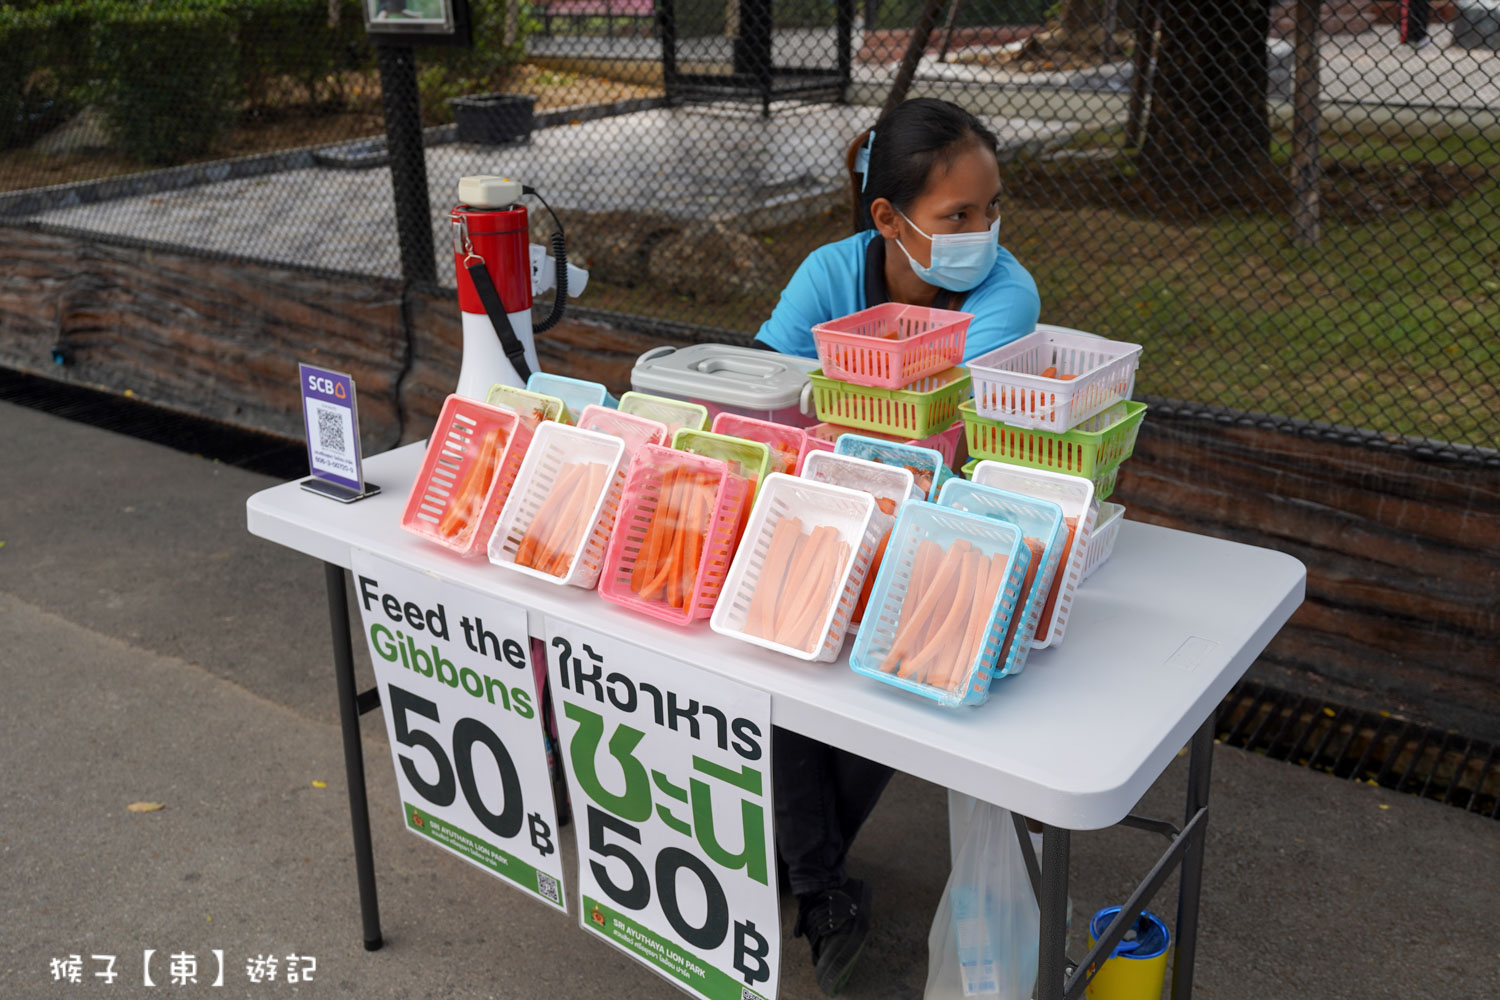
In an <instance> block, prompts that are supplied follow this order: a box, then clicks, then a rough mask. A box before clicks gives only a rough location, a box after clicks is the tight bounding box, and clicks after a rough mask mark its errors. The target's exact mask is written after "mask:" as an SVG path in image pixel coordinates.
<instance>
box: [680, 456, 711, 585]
mask: <svg viewBox="0 0 1500 1000" xmlns="http://www.w3.org/2000/svg"><path fill="white" fill-rule="evenodd" d="M702 479H703V477H702V476H701V475H696V474H695V475H694V476H693V477H692V481H691V486H690V492H689V494H688V503H687V523H686V525H685V526H684V528H685V531H686V536H685V539H684V548H683V553H682V565H681V568H680V570H679V572H680V575H681V582H680V584H679V586H680V588H681V591H682V602H683V603H682V606H683V607H686V606H687V603H688V602H689V601H691V600H692V597H693V589H694V588H693V584H694V583H696V582H697V580H698V564H699V562H701V561H702V558H703V546H704V541H705V539H704V525H703V523H704V521H705V520H707V518H708V500H707V498H706V496H705V494H706V492H707V489H706V486H705V484H704V483H703V482H702Z"/></svg>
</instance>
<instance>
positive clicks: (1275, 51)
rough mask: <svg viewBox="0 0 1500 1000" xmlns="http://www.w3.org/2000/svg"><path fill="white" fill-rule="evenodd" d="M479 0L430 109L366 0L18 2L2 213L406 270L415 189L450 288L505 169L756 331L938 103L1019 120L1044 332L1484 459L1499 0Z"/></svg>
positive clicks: (634, 309) (425, 84)
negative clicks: (404, 117)
mask: <svg viewBox="0 0 1500 1000" xmlns="http://www.w3.org/2000/svg"><path fill="white" fill-rule="evenodd" d="M369 2H372V3H377V4H378V3H380V0H369ZM471 6H472V18H473V26H474V27H473V31H474V38H475V45H474V47H473V48H472V49H467V50H463V49H446V50H445V49H438V48H419V49H416V50H415V58H414V60H413V62H412V63H410V64H409V66H410V67H411V73H412V79H413V81H414V86H415V91H416V93H417V95H418V97H419V100H420V109H421V110H420V115H421V120H420V123H418V122H416V121H410V120H409V121H405V122H404V123H403V122H401V121H400V120H399V118H400V115H401V114H403V113H405V112H404V110H403V109H404V107H406V106H405V105H403V104H402V103H401V102H400V101H388V102H386V103H385V104H383V103H382V88H381V80H382V76H383V75H389V74H390V73H392V72H396V71H395V70H392V69H391V67H390V65H389V64H390V63H391V60H390V59H386V60H382V59H378V58H377V56H376V52H375V49H374V48H373V47H372V46H371V45H370V43H369V41H368V39H367V36H366V33H365V30H364V12H363V11H362V10H361V8H360V6H359V5H358V3H356V2H354V0H177V2H172V3H161V2H149V0H148V2H146V3H127V2H125V0H62V2H56V0H53V2H37V3H29V2H23V3H22V4H21V5H20V6H9V7H6V8H4V9H3V11H0V47H3V49H4V51H6V53H7V58H6V60H5V64H4V66H3V67H0V147H3V148H0V221H10V222H15V221H27V222H31V223H34V224H40V225H43V226H48V227H54V228H59V229H63V230H77V231H80V232H83V233H88V234H92V235H105V236H111V237H122V238H128V239H131V240H143V241H149V242H153V243H159V244H164V245H170V246H173V247H180V248H185V249H188V250H192V251H197V252H202V253H208V254H225V255H235V256H243V257H252V258H259V259H265V260H271V261H278V262H282V263H287V264H293V265H297V266H305V267H310V268H319V269H331V270H337V271H344V272H352V273H356V274H366V275H380V276H385V277H400V276H401V275H402V273H403V261H402V248H401V246H400V242H401V241H400V240H398V235H397V233H398V226H397V218H398V207H397V206H404V208H403V209H402V211H405V212H407V213H408V219H411V218H416V219H417V220H418V227H419V228H420V226H421V224H422V222H423V221H425V222H427V223H430V225H431V229H432V249H431V250H430V251H429V250H428V249H426V247H425V246H423V245H421V244H420V242H417V243H413V241H412V239H411V238H410V235H409V234H408V239H407V243H408V248H407V251H408V258H409V257H410V254H411V252H412V250H411V248H412V247H413V246H416V247H417V248H418V251H417V252H418V253H419V254H420V255H422V256H424V257H425V255H428V254H430V255H431V261H432V268H431V269H430V270H429V273H431V274H435V276H436V278H437V280H438V281H439V282H440V283H444V284H451V283H452V273H453V265H452V259H451V255H450V253H449V245H448V236H447V231H446V213H447V210H448V209H449V208H450V207H451V205H452V204H453V202H454V201H455V200H456V193H457V192H456V186H457V180H458V178H459V177H461V176H463V175H465V174H472V173H481V172H484V173H502V174H507V175H511V176H516V177H520V178H522V179H524V180H525V181H526V182H527V183H529V184H532V185H534V186H535V187H536V188H537V189H538V190H540V191H541V192H542V193H543V194H544V195H545V197H546V198H547V200H548V202H550V204H551V205H552V206H553V208H555V209H556V210H557V212H558V214H559V215H560V216H561V218H562V220H563V222H564V224H565V226H566V230H567V236H568V242H569V247H570V254H571V256H572V257H574V259H575V260H577V262H579V263H581V264H583V265H584V266H587V267H589V268H590V269H591V274H592V277H591V280H590V283H589V286H588V288H587V290H586V292H585V293H584V296H583V297H582V298H581V299H580V300H579V306H580V307H581V308H585V309H587V310H588V314H589V315H592V316H598V315H600V314H606V315H608V316H612V317H615V318H616V320H617V321H619V322H629V323H634V324H641V323H653V322H659V323H671V324H674V325H675V324H687V325H690V326H693V327H697V328H700V329H701V330H702V334H703V336H704V337H705V338H707V339H713V338H716V337H724V336H726V335H734V336H740V337H745V336H749V335H751V334H753V333H754V331H755V330H756V329H757V328H758V326H759V324H760V322H761V321H762V320H763V319H764V317H765V316H766V315H767V314H768V313H769V312H770V310H771V308H772V307H773V306H774V304H775V302H776V300H777V297H778V295H779V292H780V289H781V287H782V286H783V285H784V283H785V282H786V280H787V279H788V277H789V276H790V275H791V273H792V272H793V270H795V268H796V267H797V265H798V263H800V261H801V260H802V258H803V257H804V256H805V255H806V254H807V253H808V252H809V251H810V250H812V249H813V248H814V247H817V246H819V245H821V244H823V243H826V242H829V241H831V240H835V239H839V238H842V237H844V236H846V235H848V234H849V233H850V231H851V227H852V222H851V212H850V189H849V179H848V174H847V172H846V166H845V152H846V149H847V147H848V144H849V142H850V141H851V139H852V138H853V137H854V136H855V135H856V134H857V133H859V132H860V131H861V130H863V129H865V128H868V127H869V126H870V125H871V124H872V123H873V122H874V120H875V118H876V116H877V115H878V114H879V111H880V108H881V107H882V106H883V105H885V104H886V103H888V102H889V101H891V100H894V99H899V98H900V97H901V96H902V95H905V96H934V97H941V98H945V99H947V100H951V101H954V102H956V103H959V104H961V105H963V106H965V107H967V108H969V109H970V110H971V111H973V112H974V113H975V114H977V115H979V116H980V117H981V118H983V119H984V120H985V121H986V122H987V123H988V124H989V125H990V126H991V127H992V128H993V129H994V131H995V132H996V133H997V135H999V136H1000V138H1001V145H1002V161H1003V162H1002V165H1001V168H1002V173H1003V175H1004V181H1005V203H1004V206H1003V211H1004V221H1003V223H1002V231H1001V232H1002V241H1003V242H1004V243H1005V244H1006V246H1007V247H1009V248H1010V249H1011V250H1012V251H1013V252H1014V253H1015V255H1016V256H1017V258H1018V259H1019V260H1020V261H1021V262H1022V263H1023V264H1024V265H1026V266H1027V267H1028V268H1029V269H1030V270H1031V272H1032V273H1033V275H1034V276H1035V277H1036V280H1037V285H1038V287H1039V289H1040V291H1041V296H1042V319H1043V320H1044V321H1046V322H1050V323H1055V324H1061V325H1065V326H1072V327H1077V328H1080V329H1085V330H1090V331H1094V332H1097V333H1100V334H1104V335H1106V336H1109V337H1113V338H1116V339H1122V340H1131V341H1135V342H1139V343H1142V344H1144V345H1145V348H1146V354H1145V362H1144V363H1143V365H1142V367H1141V371H1140V376H1139V378H1138V382H1137V391H1138V393H1140V394H1143V395H1146V396H1148V397H1151V398H1153V399H1154V400H1176V401H1186V403H1187V404H1190V405H1191V406H1193V407H1197V408H1201V409H1206V410H1211V411H1214V412H1218V413H1221V414H1231V415H1232V414H1249V415H1259V416H1257V417H1255V418H1254V419H1262V420H1265V419H1268V420H1271V421H1273V422H1275V423H1278V424H1284V425H1287V426H1293V427H1296V428H1298V429H1301V430H1307V429H1309V428H1312V429H1313V430H1315V431H1316V430H1319V429H1321V430H1323V431H1327V432H1330V433H1342V434H1346V435H1347V436H1349V437H1351V438H1353V439H1355V440H1359V441H1365V442H1369V443H1371V444H1377V445H1379V444H1394V445H1398V446H1403V447H1405V446H1409V445H1410V444H1411V439H1413V438H1416V439H1423V440H1425V441H1427V442H1429V443H1430V447H1431V448H1432V449H1433V450H1435V451H1437V452H1441V453H1444V454H1447V455H1458V456H1463V457H1467V458H1471V459H1472V458H1476V457H1477V458H1478V459H1479V460H1482V461H1483V460H1492V459H1493V458H1494V455H1493V452H1492V449H1494V448H1495V447H1496V446H1497V442H1500V391H1497V385H1500V337H1497V332H1500V213H1497V211H1496V208H1497V201H1500V194H1497V188H1496V186H1495V184H1494V182H1493V177H1494V176H1495V173H1496V167H1497V165H1500V151H1497V150H1500V146H1497V143H1496V138H1497V136H1500V120H1497V114H1496V109H1497V107H1500V51H1497V49H1500V12H1497V11H1496V9H1495V5H1494V4H1493V3H1491V2H1489V0H1454V2H1436V3H1432V4H1423V3H1422V2H1421V0H1407V2H1361V3H1355V2H1325V3H1321V4H1320V3H1314V2H1311V0H1302V2H1297V3H1283V4H1270V3H1268V2H1265V0H1261V2H1259V3H1257V2H1254V0H1251V2H1246V0H1062V2H1061V3H1052V2H1050V0H838V2H834V3H828V2H815V0H535V2H533V3H530V4H515V3H512V2H508V0H471ZM1424 18H1425V24H1423V23H1421V22H1422V20H1423V19H1424ZM478 95H512V96H519V97H520V98H522V99H523V100H521V101H520V102H519V103H517V102H515V101H509V102H506V101H499V102H494V101H491V102H484V101H478V102H476V101H472V100H467V99H468V98H473V97H475V96H478ZM387 96H390V95H387ZM486 103H490V104H499V105H502V106H505V107H509V108H510V111H509V112H507V114H509V115H510V116H511V117H509V118H506V119H504V120H503V121H502V122H501V123H500V125H499V126H495V125H493V123H491V125H490V126H486V125H484V124H483V122H480V123H479V124H475V121H478V119H475V120H467V118H466V116H467V113H468V112H469V111H470V110H472V109H473V108H474V107H477V106H479V105H484V104H486ZM518 108H519V110H517V109H518ZM527 112H529V115H530V118H531V121H530V131H529V133H528V132H525V131H524V129H522V128H521V125H523V124H524V123H525V118H526V113H527ZM455 113H457V114H458V116H459V120H458V121H457V122H455ZM388 114H391V115H394V116H395V117H396V119H397V120H392V121H390V122H389V123H388V122H387V120H386V119H387V116H388ZM388 124H389V126H390V127H391V128H392V129H393V130H394V131H395V132H400V131H401V129H403V128H405V129H407V130H408V131H409V132H413V133H414V130H415V129H416V127H417V125H418V124H420V126H421V127H422V129H423V131H422V135H423V138H424V143H425V157H421V158H417V159H416V160H415V161H414V162H410V163H406V164H404V165H403V164H401V163H396V164H392V163H391V155H390V152H389V150H388V149H387V143H386V135H387V125H388ZM486 128H489V129H491V130H490V131H488V132H485V131H484V130H485V129H486ZM494 128H498V129H499V131H498V132H496V131H494V130H493V129H494ZM476 129H479V130H480V131H475V130H476ZM476 137H478V138H481V139H483V140H485V141H473V140H474V139H475V138H476ZM393 168H394V170H395V177H396V178H397V181H396V182H395V184H394V188H393V180H392V177H393V173H392V171H393ZM424 168H425V189H426V190H425V191H424V190H422V186H423V182H424V177H423V169H424ZM533 217H534V218H535V219H537V220H538V221H537V227H538V232H537V234H536V236H537V239H538V241H539V242H540V241H542V240H544V239H545V237H546V236H547V235H550V229H551V223H550V219H549V218H548V217H547V216H546V214H545V213H543V212H536V213H534V214H533ZM421 270H422V268H420V267H418V268H417V271H418V272H420V271H421ZM406 272H407V274H408V275H410V274H411V273H412V266H411V261H410V260H409V259H408V261H407V268H406ZM543 308H545V305H544V306H543Z"/></svg>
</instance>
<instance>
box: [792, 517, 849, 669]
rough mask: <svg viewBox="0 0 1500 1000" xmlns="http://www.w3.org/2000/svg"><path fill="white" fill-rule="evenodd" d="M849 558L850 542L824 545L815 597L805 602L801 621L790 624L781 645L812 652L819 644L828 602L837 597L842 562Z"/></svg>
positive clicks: (841, 576) (842, 566) (842, 567)
mask: <svg viewBox="0 0 1500 1000" xmlns="http://www.w3.org/2000/svg"><path fill="white" fill-rule="evenodd" d="M848 558H849V543H848V542H837V541H836V542H834V543H833V544H831V545H825V546H824V556H823V565H822V567H821V568H820V569H819V570H818V579H820V580H821V581H822V584H821V585H820V587H819V588H818V590H817V591H815V592H814V596H815V599H814V600H811V601H808V602H807V610H806V611H804V612H803V614H802V617H801V619H800V620H798V621H796V622H794V623H793V625H792V628H791V631H789V632H788V633H787V639H786V641H785V642H783V643H782V644H783V645H786V646H791V647H793V648H795V649H800V650H802V651H803V652H807V653H811V652H812V651H813V648H814V647H815V646H817V645H819V644H820V640H821V639H822V638H823V630H822V629H821V628H820V627H819V626H821V625H822V623H823V619H824V618H826V617H827V616H828V605H829V602H830V601H836V600H838V597H839V586H838V584H839V581H840V580H841V579H843V570H844V564H845V562H846V561H847V560H848Z"/></svg>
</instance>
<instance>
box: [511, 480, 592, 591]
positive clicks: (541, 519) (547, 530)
mask: <svg viewBox="0 0 1500 1000" xmlns="http://www.w3.org/2000/svg"><path fill="white" fill-rule="evenodd" d="M583 474H584V472H583V466H582V465H580V464H578V463H571V464H568V465H565V466H563V467H562V469H561V470H559V472H558V476H557V480H556V481H555V482H554V483H553V485H552V491H551V492H550V493H548V494H547V499H546V500H544V501H542V505H541V507H539V508H538V509H537V512H536V516H535V517H533V518H532V519H531V524H529V525H528V526H527V528H526V534H525V535H524V536H523V537H522V538H521V545H520V547H519V548H517V550H516V562H517V563H519V564H520V565H522V566H534V567H535V566H540V565H542V564H545V563H546V562H547V560H548V558H549V556H550V552H551V548H550V539H551V536H552V533H553V530H554V529H553V523H554V522H555V521H556V520H557V514H558V511H559V510H560V509H561V508H562V507H564V506H565V505H566V504H567V501H568V500H569V498H570V497H571V496H572V494H573V488H574V485H575V483H576V482H577V481H578V479H580V478H581V477H582V476H583Z"/></svg>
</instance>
